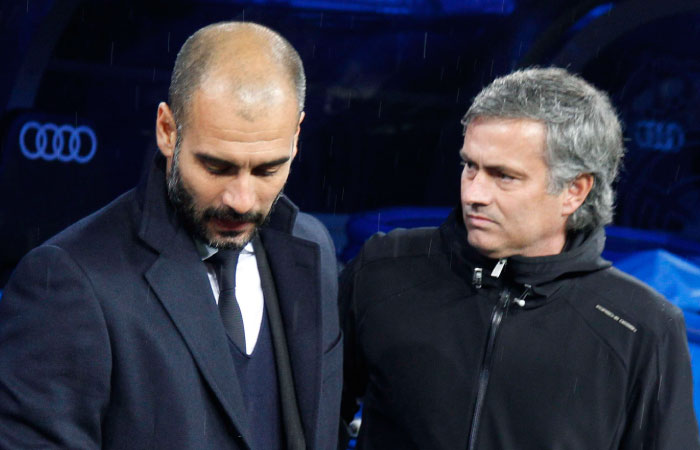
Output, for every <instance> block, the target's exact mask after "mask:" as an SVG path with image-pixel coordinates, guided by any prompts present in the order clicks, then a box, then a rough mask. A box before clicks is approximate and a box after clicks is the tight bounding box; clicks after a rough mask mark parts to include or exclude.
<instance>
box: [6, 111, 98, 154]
mask: <svg viewBox="0 0 700 450" xmlns="http://www.w3.org/2000/svg"><path fill="white" fill-rule="evenodd" d="M32 134H33V135H34V139H32ZM66 141H67V142H68V145H66ZM19 148H20V150H21V151H22V154H23V155H24V156H26V157H27V158H28V159H40V158H41V159H43V160H45V161H55V160H59V161H62V162H71V161H75V162H77V163H80V164H85V163H87V162H88V161H90V160H91V159H92V158H93V156H95V152H96V151H97V136H96V135H95V132H94V131H92V129H91V128H89V127H86V126H84V125H81V126H79V127H73V126H71V125H60V126H59V125H56V124H53V123H45V124H40V123H39V122H36V121H30V122H27V123H25V124H24V125H23V126H22V129H21V130H20V132H19Z"/></svg>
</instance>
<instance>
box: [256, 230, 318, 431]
mask: <svg viewBox="0 0 700 450" xmlns="http://www.w3.org/2000/svg"><path fill="white" fill-rule="evenodd" d="M260 237H261V240H262V242H263V245H264V247H265V251H266V252H267V259H268V262H269V266H270V271H271V272H272V276H273V278H274V280H275V285H276V286H277V296H278V300H279V306H280V312H281V314H282V322H283V323H284V331H285V336H286V338H287V346H288V347H289V356H290V359H291V366H292V374H293V376H294V385H295V391H296V394H297V400H298V403H299V413H300V414H301V420H302V425H303V428H304V435H305V436H306V441H307V443H309V442H314V436H315V431H316V421H317V417H316V416H317V412H318V404H319V401H320V382H321V362H320V355H321V348H320V345H321V311H320V302H319V300H318V299H319V297H320V267H319V264H320V253H319V249H318V246H317V244H315V243H313V242H309V241H306V240H303V239H299V238H296V237H293V236H290V234H289V233H284V232H280V231H277V230H275V229H270V228H264V229H262V230H261V233H260Z"/></svg>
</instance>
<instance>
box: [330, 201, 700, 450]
mask: <svg viewBox="0 0 700 450" xmlns="http://www.w3.org/2000/svg"><path fill="white" fill-rule="evenodd" d="M604 242H605V234H604V231H603V229H599V230H596V231H595V232H592V233H588V234H587V235H578V236H573V237H572V238H571V239H570V240H569V243H568V244H567V246H566V249H565V251H564V252H562V253H560V254H558V255H554V256H545V257H536V258H526V257H520V256H513V257H511V258H508V259H505V260H500V261H496V260H492V259H488V258H486V257H484V256H481V255H480V254H479V253H477V252H476V251H475V250H474V249H473V248H472V247H470V246H469V244H468V242H467V233H466V230H465V228H464V225H463V223H462V221H461V214H459V213H458V212H457V211H455V212H453V214H452V215H451V216H450V217H449V218H448V220H447V221H446V222H445V223H444V224H443V225H442V226H441V227H440V228H423V229H414V230H396V231H392V232H391V233H389V234H387V235H377V236H375V237H373V238H372V239H370V240H369V241H368V242H367V244H366V245H365V246H364V248H363V250H362V252H361V253H360V255H358V257H357V258H356V259H355V260H354V261H353V262H352V263H351V264H350V265H349V266H348V267H347V268H346V269H345V270H344V272H343V274H342V276H341V289H340V297H341V300H340V302H341V321H342V322H341V323H342V324H343V326H344V331H345V344H344V345H345V363H344V364H345V369H344V375H345V386H344V398H343V416H344V418H345V420H348V421H349V420H350V419H351V418H352V415H353V414H354V412H355V411H356V409H357V402H356V401H357V399H358V398H363V405H364V406H363V416H362V426H361V429H360V436H359V438H358V448H360V449H381V450H393V449H420V450H432V449H449V450H455V449H465V450H466V449H469V450H471V449H480V450H491V449H499V450H503V449H505V450H528V449H533V450H534V449H538V450H541V449H548V450H564V449H566V450H577V449H586V450H607V449H634V450H641V449H644V450H661V449H664V450H695V449H700V441H699V440H698V426H697V422H696V419H695V414H694V412H693V403H692V397H693V393H692V375H691V370H690V362H689V357H688V347H687V343H686V338H685V326H684V322H683V316H682V314H681V312H680V310H679V309H678V308H677V307H675V306H673V305H672V304H670V303H669V302H668V301H666V300H665V299H664V298H663V297H662V296H661V295H660V294H658V293H657V292H655V291H654V290H652V289H651V288H649V287H648V286H646V285H645V284H643V283H641V282H640V281H638V280H636V279H634V278H632V277H630V276H628V275H625V274H624V273H622V272H620V271H618V270H617V269H615V268H613V267H611V265H610V263H609V262H607V261H605V260H603V259H601V257H600V254H601V251H602V249H603V245H604ZM499 268H500V274H499V273H498V271H499Z"/></svg>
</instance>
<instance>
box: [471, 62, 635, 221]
mask: <svg viewBox="0 0 700 450" xmlns="http://www.w3.org/2000/svg"><path fill="white" fill-rule="evenodd" d="M479 117H484V118H525V119H532V120H537V121H540V122H543V123H544V125H545V127H546V130H547V141H546V142H547V143H546V148H545V155H544V156H545V163H546V164H547V167H548V169H549V171H548V191H549V192H550V193H551V194H556V193H560V192H562V190H563V189H564V188H565V187H566V186H567V185H568V184H569V183H571V182H572V181H573V180H574V179H576V177H578V176H579V175H580V174H583V173H590V174H592V175H593V177H594V183H593V187H592V189H591V192H590V193H589V194H588V197H586V200H585V201H584V202H583V204H582V205H581V206H580V207H579V208H578V209H577V210H576V211H575V212H574V213H573V214H572V215H571V216H569V219H568V221H567V224H566V228H567V230H588V229H593V228H597V227H599V226H602V225H606V224H608V223H610V222H612V217H613V203H614V200H615V192H614V191H613V188H612V183H613V181H614V180H615V178H616V176H617V173H618V168H619V165H620V161H621V159H622V156H623V154H624V145H623V142H622V127H621V125H620V121H619V119H618V117H617V114H616V113H615V110H614V108H613V107H612V105H611V103H610V99H609V98H608V96H607V95H606V94H605V93H604V92H602V91H600V90H598V89H596V88H595V87H593V86H591V85H590V84H589V83H587V82H586V81H584V80H583V79H582V78H580V77H578V76H576V75H573V74H571V73H569V72H567V71H566V70H564V69H560V68H531V69H525V70H519V71H516V72H513V73H511V74H509V75H506V76H504V77H500V78H497V79H496V80H494V81H493V82H492V83H491V84H490V85H488V86H487V87H485V88H484V89H483V90H482V91H481V92H480V93H479V94H478V95H477V96H476V98H475V99H474V102H473V103H472V105H471V107H470V108H469V110H468V111H467V113H466V114H465V116H464V118H463V119H462V125H464V129H465V132H466V129H467V126H469V124H470V123H471V122H472V121H473V120H474V119H476V118H479Z"/></svg>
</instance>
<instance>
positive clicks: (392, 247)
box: [358, 227, 442, 263]
mask: <svg viewBox="0 0 700 450" xmlns="http://www.w3.org/2000/svg"><path fill="white" fill-rule="evenodd" d="M441 249H442V246H441V238H440V233H439V229H438V228H436V227H424V228H411V229H403V228H398V229H395V230H392V231H390V232H389V233H383V232H378V233H376V234H374V235H373V236H372V237H370V238H369V240H368V241H367V242H366V243H365V244H364V246H363V247H362V251H361V254H360V255H359V256H358V258H360V259H361V260H362V262H363V263H373V262H378V261H382V260H387V259H391V260H397V259H402V258H421V257H424V256H428V255H436V254H438V253H439V252H441Z"/></svg>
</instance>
